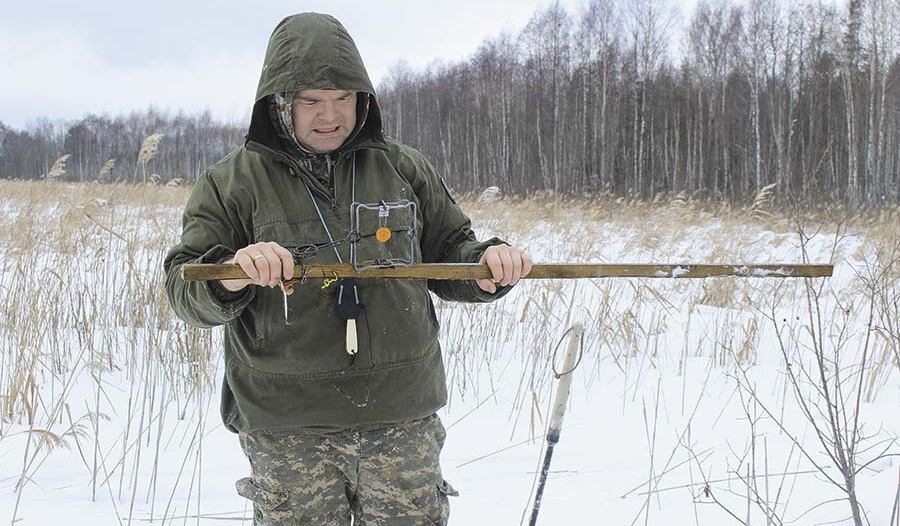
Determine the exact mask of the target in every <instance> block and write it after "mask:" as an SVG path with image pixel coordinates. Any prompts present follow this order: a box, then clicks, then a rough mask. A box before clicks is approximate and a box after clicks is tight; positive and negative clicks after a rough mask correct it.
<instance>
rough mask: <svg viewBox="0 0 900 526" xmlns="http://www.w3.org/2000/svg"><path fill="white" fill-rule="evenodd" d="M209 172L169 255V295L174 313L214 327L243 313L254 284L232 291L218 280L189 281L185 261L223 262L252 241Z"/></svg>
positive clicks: (193, 193)
mask: <svg viewBox="0 0 900 526" xmlns="http://www.w3.org/2000/svg"><path fill="white" fill-rule="evenodd" d="M226 202H227V200H226V199H225V198H224V197H223V193H222V192H221V191H220V188H219V185H218V184H217V182H216V179H215V178H214V176H213V174H212V173H211V172H209V171H207V172H204V173H203V175H202V176H201V177H200V178H199V179H198V180H197V182H196V183H195V184H194V188H193V190H192V191H191V195H190V197H189V198H188V202H187V205H186V206H185V210H184V216H183V217H182V232H181V242H180V243H178V244H177V245H175V247H173V248H172V250H170V251H169V253H168V255H167V256H166V259H165V262H164V263H163V267H164V270H165V273H166V294H167V295H168V298H169V303H170V304H171V305H172V308H173V309H174V310H175V314H176V315H178V317H179V318H181V319H182V320H184V321H185V322H186V323H188V324H190V325H194V326H197V327H213V326H216V325H222V324H224V323H228V322H229V321H231V320H233V319H234V318H236V317H238V316H239V315H240V314H241V312H242V311H243V310H244V307H246V306H247V304H248V303H250V301H251V300H252V299H253V296H254V289H255V287H252V286H248V287H246V288H244V289H243V290H240V291H238V292H231V291H228V290H227V289H225V288H224V287H222V285H221V284H220V283H219V282H218V281H192V282H187V281H185V280H184V279H183V278H182V277H181V265H182V264H184V263H221V262H222V261H225V260H227V259H229V258H230V257H232V256H233V255H234V253H235V251H236V250H237V249H239V248H242V247H244V246H246V245H247V239H246V237H247V236H246V235H245V233H244V228H243V227H242V226H241V221H240V219H239V217H238V214H237V212H236V210H235V207H229V206H226Z"/></svg>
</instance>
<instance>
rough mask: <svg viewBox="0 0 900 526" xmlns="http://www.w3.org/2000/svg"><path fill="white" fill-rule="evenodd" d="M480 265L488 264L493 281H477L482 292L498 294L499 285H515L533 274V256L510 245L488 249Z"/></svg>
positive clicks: (482, 256)
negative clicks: (530, 273)
mask: <svg viewBox="0 0 900 526" xmlns="http://www.w3.org/2000/svg"><path fill="white" fill-rule="evenodd" d="M479 263H487V265H488V266H489V267H490V268H491V274H492V275H493V278H492V279H479V280H475V282H476V283H478V287H479V288H481V290H483V291H486V292H490V293H492V294H493V293H494V292H497V284H500V285H501V286H506V285H515V284H516V282H518V281H519V279H520V278H523V277H525V276H527V275H528V273H529V272H531V265H532V262H531V256H529V255H528V253H527V252H525V251H523V250H519V249H518V248H515V247H511V246H509V245H494V246H491V247H488V248H487V250H485V251H484V254H482V255H481V260H480V261H479Z"/></svg>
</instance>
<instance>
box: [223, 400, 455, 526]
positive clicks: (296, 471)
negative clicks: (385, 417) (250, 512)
mask: <svg viewBox="0 0 900 526" xmlns="http://www.w3.org/2000/svg"><path fill="white" fill-rule="evenodd" d="M445 436H446V433H445V431H444V426H443V425H441V421H440V419H439V418H438V417H437V415H431V416H428V417H425V418H423V419H419V420H411V421H408V422H403V423H400V424H395V425H391V426H386V427H381V428H378V429H367V430H359V431H343V432H339V433H329V434H315V435H312V434H310V435H301V434H270V433H251V434H247V433H243V432H242V433H241V434H240V442H241V447H242V448H243V450H244V453H246V454H247V457H248V458H249V459H250V466H251V471H252V477H249V478H243V479H241V480H239V481H238V482H237V490H238V493H239V494H240V495H241V496H244V497H246V498H248V499H250V500H251V501H253V507H254V521H253V524H254V525H257V526H281V525H288V524H290V525H297V524H309V525H316V526H331V525H341V526H346V525H349V524H350V518H351V515H352V517H353V525H354V526H374V525H392V526H393V525H396V526H400V525H410V526H412V525H416V526H418V525H423V524H426V525H433V524H436V525H445V524H447V517H448V515H449V511H450V510H449V506H448V503H447V495H456V492H455V491H454V490H453V488H452V487H451V486H450V485H449V484H448V483H447V482H446V481H444V479H443V478H442V477H441V469H440V465H439V463H438V457H439V455H440V452H441V448H442V447H443V445H444V437H445Z"/></svg>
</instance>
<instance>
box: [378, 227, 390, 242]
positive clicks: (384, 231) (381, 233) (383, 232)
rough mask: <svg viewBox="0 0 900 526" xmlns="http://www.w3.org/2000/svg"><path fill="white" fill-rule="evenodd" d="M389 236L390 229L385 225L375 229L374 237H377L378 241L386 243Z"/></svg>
mask: <svg viewBox="0 0 900 526" xmlns="http://www.w3.org/2000/svg"><path fill="white" fill-rule="evenodd" d="M390 238H391V229H390V228H388V227H386V226H382V227H378V230H376V231H375V239H377V240H378V242H379V243H387V242H388V240H389V239H390Z"/></svg>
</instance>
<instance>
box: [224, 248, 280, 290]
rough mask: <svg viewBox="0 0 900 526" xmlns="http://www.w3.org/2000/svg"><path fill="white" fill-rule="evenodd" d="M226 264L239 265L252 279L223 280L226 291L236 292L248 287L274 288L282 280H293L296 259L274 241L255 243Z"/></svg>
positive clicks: (236, 254) (239, 251) (243, 249)
mask: <svg viewBox="0 0 900 526" xmlns="http://www.w3.org/2000/svg"><path fill="white" fill-rule="evenodd" d="M224 263H237V264H239V265H240V266H241V268H242V269H244V272H246V273H247V275H248V276H250V279H223V280H221V281H220V283H222V286H223V287H225V288H226V289H228V290H230V291H232V292H236V291H239V290H241V289H243V288H244V287H246V286H247V285H266V286H269V287H274V286H276V285H278V283H279V281H281V278H282V277H284V279H291V277H292V276H293V274H294V258H293V256H291V253H290V252H288V250H287V249H286V248H284V247H282V246H281V245H279V244H278V243H275V242H274V241H268V242H263V243H254V244H252V245H249V246H246V247H244V248H242V249H240V250H238V251H237V252H235V253H234V257H233V258H231V259H229V260H228V261H225V262H224Z"/></svg>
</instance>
